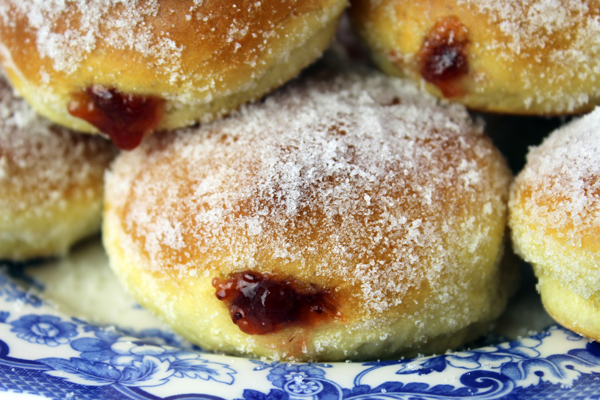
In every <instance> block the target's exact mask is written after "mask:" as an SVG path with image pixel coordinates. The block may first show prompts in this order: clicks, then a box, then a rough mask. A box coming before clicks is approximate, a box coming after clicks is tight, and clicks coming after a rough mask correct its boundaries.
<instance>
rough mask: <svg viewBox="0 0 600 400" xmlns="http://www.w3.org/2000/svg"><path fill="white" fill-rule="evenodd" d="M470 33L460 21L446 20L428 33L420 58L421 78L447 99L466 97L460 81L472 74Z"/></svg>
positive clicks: (446, 18)
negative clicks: (470, 70)
mask: <svg viewBox="0 0 600 400" xmlns="http://www.w3.org/2000/svg"><path fill="white" fill-rule="evenodd" d="M468 44H469V31H468V29H467V28H466V27H465V26H464V25H463V24H462V23H461V22H460V20H459V19H458V18H456V17H445V18H442V19H440V20H439V21H437V22H436V24H435V26H434V27H433V28H432V29H431V30H430V31H429V32H428V33H427V36H426V37H425V40H424V41H423V45H422V46H421V50H420V51H419V55H418V58H419V60H420V62H421V76H422V77H423V79H425V80H426V81H427V82H430V83H433V84H434V85H436V86H437V87H438V88H439V89H440V90H441V92H442V94H443V95H444V97H447V98H450V97H456V96H460V95H462V94H463V89H462V88H461V86H460V84H459V81H460V78H462V77H463V76H465V75H467V74H468V73H469V60H468V57H467V51H466V47H467V45H468Z"/></svg>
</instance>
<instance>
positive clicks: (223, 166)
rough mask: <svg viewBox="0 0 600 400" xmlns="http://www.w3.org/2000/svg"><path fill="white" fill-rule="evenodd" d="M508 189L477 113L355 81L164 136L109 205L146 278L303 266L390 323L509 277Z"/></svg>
mask: <svg viewBox="0 0 600 400" xmlns="http://www.w3.org/2000/svg"><path fill="white" fill-rule="evenodd" d="M509 180H510V174H509V172H508V170H507V168H506V166H505V164H504V162H503V160H502V158H501V157H500V156H499V153H498V152H497V151H496V150H495V149H494V148H493V146H492V145H491V143H490V142H489V140H488V139H487V138H486V137H485V136H484V135H483V133H482V129H481V127H480V126H477V125H474V124H473V123H472V121H471V119H470V117H469V115H468V113H467V112H466V110H465V109H464V108H463V107H461V106H440V105H439V104H438V103H437V101H436V100H434V99H433V98H431V97H428V96H425V95H424V94H423V93H422V92H420V91H419V90H418V89H416V88H415V87H413V86H410V85H408V84H407V83H406V82H404V81H401V80H397V79H393V78H387V77H383V76H381V75H379V74H369V76H367V77H364V76H359V75H356V74H349V75H347V76H342V77H338V78H335V79H323V80H318V79H315V80H312V81H310V82H308V83H304V84H298V85H295V86H291V87H288V88H286V89H285V90H283V91H280V92H279V93H277V94H275V95H274V96H272V97H269V98H267V99H266V100H265V102H264V103H263V104H258V105H253V106H248V107H245V108H243V109H242V110H241V111H240V112H239V113H237V114H236V115H234V116H232V117H231V118H227V119H225V120H222V121H219V122H216V123H213V124H211V125H206V126H203V127H201V128H199V129H189V130H184V131H179V132H177V133H172V134H170V135H168V136H166V135H163V136H159V135H157V136H156V137H153V138H150V140H148V141H147V142H146V143H144V144H142V146H141V147H140V148H139V149H136V150H135V151H133V152H130V153H127V154H122V155H121V157H120V158H119V159H118V160H117V161H116V163H115V165H114V168H113V169H112V172H111V173H110V174H109V176H108V185H107V194H106V199H107V202H108V205H107V207H108V209H109V211H110V213H111V214H115V215H118V216H119V217H120V219H121V222H120V223H121V225H122V227H123V229H124V230H125V232H126V233H127V238H126V240H124V241H122V243H120V244H119V245H120V246H122V248H123V251H124V253H125V254H127V256H128V257H132V258H135V257H139V260H138V261H139V263H140V264H141V265H145V266H146V267H147V268H150V269H152V270H158V271H164V272H167V273H175V275H181V276H185V275H186V274H191V275H192V276H196V275H201V274H205V275H206V276H209V275H212V276H214V275H215V274H218V273H219V272H218V271H216V268H217V266H219V268H222V269H224V270H225V272H223V273H224V274H227V273H228V272H229V271H231V272H235V271H244V270H247V269H252V270H257V271H265V272H270V273H271V272H272V273H276V274H280V275H285V274H286V273H289V271H290V270H292V269H294V270H297V269H298V270H299V272H298V276H296V278H297V279H300V280H301V281H306V282H318V285H319V286H320V287H325V288H328V287H330V288H333V289H334V290H338V289H339V290H340V291H344V290H346V289H348V288H350V287H354V289H355V292H356V294H355V295H354V296H357V298H356V303H355V304H356V305H357V308H358V309H359V311H358V312H361V313H363V314H370V313H375V314H378V313H381V312H383V311H385V310H388V309H390V308H392V307H397V306H399V305H400V304H402V302H407V301H409V299H411V298H418V297H419V296H423V297H426V296H427V294H428V293H429V289H432V291H433V289H434V288H435V289H439V291H438V292H436V294H435V296H436V298H437V299H438V301H439V302H438V304H434V305H433V306H437V305H439V304H444V303H447V302H448V301H451V299H452V298H456V297H457V296H460V291H461V289H460V288H461V287H463V286H464V287H468V286H469V285H471V284H472V281H471V278H468V279H463V280H457V283H456V285H454V286H453V285H449V286H444V284H442V282H441V277H445V278H448V277H451V278H450V279H453V278H454V279H456V278H457V276H461V275H468V274H469V272H467V271H472V270H473V269H478V268H479V266H480V264H486V265H490V264H492V265H495V266H497V261H498V260H499V258H500V256H501V253H502V245H501V242H502V232H503V231H504V224H505V211H506V206H505V201H506V196H507V186H508V183H509ZM442 216H443V217H442ZM456 235H459V236H460V237H461V240H455V239H456V237H455V236H456ZM463 239H464V240H463ZM486 252H487V254H486V255H489V254H491V259H492V260H491V261H490V260H479V259H478V258H479V257H482V256H483V254H484V253H486ZM135 254H138V255H139V256H134V255H135ZM465 254H471V255H472V256H471V257H472V258H473V259H471V260H470V261H469V262H467V263H463V259H462V257H463V256H464V255H465ZM467 264H468V265H467ZM297 267H298V268H297ZM493 268H495V267H492V269H493ZM176 271H178V272H176ZM487 273H489V271H488V272H486V273H484V274H482V275H481V277H483V276H487V275H486V274H487ZM474 279H476V280H478V279H480V277H477V278H474ZM481 279H487V278H481ZM453 282H454V280H453ZM342 286H343V288H342ZM464 287H463V288H462V289H465V288H464ZM342 294H343V295H346V293H342ZM415 301H416V300H415ZM407 306H410V304H409V305H407ZM468 314H469V313H468V312H467V313H465V314H462V311H461V317H460V318H459V319H460V321H459V320H453V321H447V323H448V324H449V325H453V326H461V324H463V326H464V324H465V321H468V320H469V318H470V317H469V315H468ZM453 315H454V314H453Z"/></svg>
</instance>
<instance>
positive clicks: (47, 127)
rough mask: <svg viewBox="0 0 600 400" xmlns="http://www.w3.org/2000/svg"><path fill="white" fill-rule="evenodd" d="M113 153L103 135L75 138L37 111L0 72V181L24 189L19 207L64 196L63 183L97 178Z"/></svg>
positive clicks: (19, 190) (16, 189)
mask: <svg viewBox="0 0 600 400" xmlns="http://www.w3.org/2000/svg"><path fill="white" fill-rule="evenodd" d="M114 154H115V151H114V149H113V148H112V146H111V145H110V143H108V142H107V141H106V140H104V139H101V138H93V139H92V138H87V137H85V138H79V137H77V136H76V134H73V133H72V132H70V131H69V130H67V129H63V128H60V127H57V126H56V125H53V124H52V123H51V122H49V121H48V120H46V119H44V118H42V117H40V116H38V115H37V114H36V113H35V111H33V110H32V109H31V107H29V105H28V104H27V103H26V102H25V101H24V100H23V99H21V98H18V97H17V96H16V95H15V94H14V93H13V91H12V89H11V88H10V86H9V85H8V83H7V82H6V80H5V79H4V77H3V76H1V75H0V184H1V185H2V186H4V187H10V188H11V192H15V193H20V194H25V193H27V196H24V197H23V198H22V199H21V201H22V202H21V203H20V205H19V206H18V208H19V209H31V208H32V207H33V209H31V211H32V212H35V206H36V205H39V204H40V203H46V202H61V201H64V198H63V196H64V194H65V193H66V192H67V191H68V190H69V188H72V187H74V186H78V185H87V184H89V182H90V180H93V179H98V178H100V179H101V177H102V174H103V169H104V167H106V166H107V165H108V163H109V161H110V160H111V159H112V157H113V156H114ZM4 201H8V199H7V197H6V196H0V205H2V202H4ZM4 206H6V205H2V207H4Z"/></svg>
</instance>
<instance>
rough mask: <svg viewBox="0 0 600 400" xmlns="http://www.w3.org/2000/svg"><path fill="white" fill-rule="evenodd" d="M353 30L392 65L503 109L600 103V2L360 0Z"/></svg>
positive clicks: (475, 104) (467, 100) (445, 92)
mask: <svg viewBox="0 0 600 400" xmlns="http://www.w3.org/2000/svg"><path fill="white" fill-rule="evenodd" d="M350 12H351V15H352V17H353V21H354V23H355V26H356V29H357V31H358V32H359V34H360V36H361V37H362V38H363V39H364V40H365V41H366V43H367V44H368V45H369V47H370V48H371V51H372V56H373V58H374V60H375V62H376V63H377V64H378V65H379V66H380V67H381V68H382V69H383V70H384V71H386V72H387V73H390V74H393V75H407V76H409V77H411V78H412V79H414V80H417V81H420V82H422V83H423V84H424V86H425V87H426V88H427V89H428V90H429V91H430V92H432V93H434V94H435V95H437V96H439V97H445V98H448V99H451V100H453V101H456V102H460V103H462V104H465V105H466V106H467V107H469V108H472V109H476V110H481V111H492V112H501V113H515V114H532V115H559V114H573V113H579V112H583V111H589V110H591V109H593V108H594V105H597V104H600V41H599V40H598V38H599V37H600V1H598V0H581V1H566V0H563V1H555V0H531V1H512V0H483V1H482V0H424V1H408V0H356V1H353V2H352V9H351V10H350Z"/></svg>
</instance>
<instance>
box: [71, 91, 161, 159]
mask: <svg viewBox="0 0 600 400" xmlns="http://www.w3.org/2000/svg"><path fill="white" fill-rule="evenodd" d="M163 106H164V100H163V99H161V98H159V97H155V96H140V95H132V94H123V93H121V92H119V91H118V90H116V89H114V88H109V87H106V86H102V85H92V86H90V87H88V88H87V89H85V90H84V91H82V92H79V93H77V94H76V95H74V96H73V100H72V101H71V102H70V103H69V108H68V110H69V113H70V114H71V115H73V116H74V117H77V118H81V119H83V120H85V121H87V122H89V123H90V124H92V125H94V126H95V127H96V128H98V130H100V132H102V133H104V134H106V135H108V136H109V137H110V138H111V140H112V141H113V143H114V144H115V146H117V147H118V148H120V149H121V150H133V149H135V148H136V147H137V146H138V145H139V144H140V142H141V141H142V138H143V137H144V136H145V135H147V134H149V133H150V132H152V130H154V128H156V126H157V125H158V123H159V121H160V118H161V117H162V112H163Z"/></svg>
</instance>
